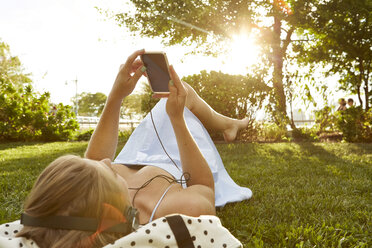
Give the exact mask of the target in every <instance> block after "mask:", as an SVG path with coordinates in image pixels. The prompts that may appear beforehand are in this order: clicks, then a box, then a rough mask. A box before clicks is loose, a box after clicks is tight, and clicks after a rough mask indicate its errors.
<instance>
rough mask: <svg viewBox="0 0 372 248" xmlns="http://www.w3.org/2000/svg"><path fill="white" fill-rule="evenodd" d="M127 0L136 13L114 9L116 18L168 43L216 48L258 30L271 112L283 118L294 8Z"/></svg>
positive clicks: (258, 2)
mask: <svg viewBox="0 0 372 248" xmlns="http://www.w3.org/2000/svg"><path fill="white" fill-rule="evenodd" d="M131 2H132V3H133V4H134V6H135V12H132V13H117V14H116V16H115V17H116V20H117V21H118V22H119V24H120V25H122V24H125V25H126V26H127V27H129V29H130V30H131V31H133V32H137V33H139V34H140V35H143V36H148V37H161V38H162V39H163V41H164V42H165V43H166V44H168V45H174V44H183V45H190V44H196V45H197V46H196V47H198V50H199V51H202V52H204V53H207V54H208V53H215V52H218V51H219V50H223V48H224V47H226V46H228V45H229V43H228V41H229V40H230V39H231V37H232V35H233V34H234V33H240V32H242V31H244V32H253V31H254V32H256V34H257V36H258V37H259V38H258V39H259V40H260V43H261V44H262V45H263V46H264V51H265V56H262V58H265V59H266V61H265V63H264V64H266V65H267V66H269V67H272V68H273V70H272V71H273V72H272V76H271V80H270V84H269V85H271V87H272V95H273V97H272V98H271V99H273V104H274V111H273V112H275V113H278V114H279V115H280V117H279V118H277V119H278V120H281V121H283V120H286V119H287V118H286V116H287V114H286V95H285V89H284V85H283V61H284V60H285V56H286V52H287V48H288V45H289V43H290V42H291V37H292V34H293V32H294V30H295V27H294V25H295V24H293V23H295V20H296V18H295V17H294V16H295V13H296V12H295V11H294V12H292V11H291V9H290V8H289V6H288V5H285V4H283V1H280V0H274V3H273V2H272V1H269V0H241V1H209V0H207V1H199V0H187V1H181V0H175V1H173V0H164V1H157V0H150V1H147V0H131ZM302 2H306V1H302ZM299 7H302V6H300V5H299ZM293 13H294V15H292V14H293ZM283 37H285V38H284V39H283V40H282V38H283ZM226 42H227V43H226Z"/></svg>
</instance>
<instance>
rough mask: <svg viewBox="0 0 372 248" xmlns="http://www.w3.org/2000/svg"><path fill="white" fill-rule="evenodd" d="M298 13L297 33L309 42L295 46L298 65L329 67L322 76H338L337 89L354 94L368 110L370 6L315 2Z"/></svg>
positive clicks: (364, 1)
mask: <svg viewBox="0 0 372 248" xmlns="http://www.w3.org/2000/svg"><path fill="white" fill-rule="evenodd" d="M308 12H310V13H311V14H308ZM302 13H303V14H302V15H299V17H298V18H299V20H300V22H299V23H301V26H300V28H299V29H298V30H299V32H300V33H301V35H303V36H305V37H307V38H308V39H309V42H306V43H298V44H296V46H295V48H294V49H295V51H297V52H299V54H300V55H301V56H299V57H298V58H299V61H300V62H305V63H310V64H313V65H317V64H318V63H322V64H323V66H327V65H330V66H331V67H330V69H329V70H327V71H326V76H327V75H329V74H339V75H340V78H341V79H340V81H339V82H340V88H341V89H343V90H347V91H349V92H351V93H353V94H357V95H358V98H359V102H360V105H363V102H364V103H365V109H368V108H369V102H370V101H371V100H372V99H371V97H372V94H371V88H372V85H371V81H372V79H371V78H372V70H371V68H372V47H371V44H372V15H371V14H372V2H371V1H370V0H358V1H353V0H329V1H319V0H317V1H311V2H309V4H308V7H307V8H305V9H304V10H303V12H302ZM361 90H364V96H365V99H362V97H361Z"/></svg>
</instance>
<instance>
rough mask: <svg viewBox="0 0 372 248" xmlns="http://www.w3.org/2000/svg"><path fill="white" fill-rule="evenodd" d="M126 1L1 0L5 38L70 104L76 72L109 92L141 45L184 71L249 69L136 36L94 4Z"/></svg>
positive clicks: (45, 86) (86, 83) (83, 82)
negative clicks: (129, 56)
mask: <svg viewBox="0 0 372 248" xmlns="http://www.w3.org/2000/svg"><path fill="white" fill-rule="evenodd" d="M126 2H127V1H125V0H105V1H100V0H32V1H30V0H0V30H1V32H0V39H2V40H3V41H4V42H6V43H7V44H9V45H10V49H11V53H12V55H14V56H18V57H19V58H20V60H21V62H22V63H23V65H24V67H25V71H26V72H30V73H32V79H33V81H34V85H35V87H36V89H37V90H39V91H49V92H50V93H51V98H52V101H54V102H63V103H65V104H70V99H71V97H73V96H74V95H75V84H74V82H73V80H74V79H76V78H77V80H78V92H79V93H81V92H83V91H86V92H92V93H94V92H103V93H105V94H108V93H109V91H110V89H111V85H112V83H113V81H114V79H115V76H116V73H117V70H118V68H119V66H120V64H122V63H124V62H125V60H126V58H127V56H128V55H129V54H131V53H132V52H133V51H134V50H137V49H141V48H145V49H147V50H163V51H165V52H166V53H167V55H168V60H169V61H170V63H171V64H173V65H174V66H175V69H176V70H177V72H178V74H180V76H185V75H189V74H194V73H198V72H199V71H200V70H222V71H224V72H228V73H239V72H240V73H241V72H243V74H244V71H245V67H246V66H247V65H244V66H243V65H239V64H238V65H235V66H234V65H232V64H231V63H229V62H231V61H229V59H227V58H226V57H225V58H220V59H215V58H206V57H203V56H200V55H199V56H186V57H185V53H186V52H187V51H189V50H188V49H184V48H182V47H180V46H178V47H171V48H169V47H167V48H165V47H163V46H162V45H161V43H160V40H157V39H149V38H146V39H145V38H135V37H133V36H131V35H130V34H128V33H127V32H126V30H125V29H124V28H120V27H119V26H118V25H116V24H115V23H114V21H112V20H104V19H105V17H104V16H102V15H101V14H99V13H98V12H97V10H96V9H95V8H94V7H95V6H98V7H102V8H108V9H111V10H118V9H120V10H125V9H126V8H128V3H126ZM233 53H235V54H238V52H237V51H233ZM222 60H223V61H224V63H222V62H221V61H222ZM181 61H183V62H181ZM144 80H145V79H143V80H141V81H144ZM66 82H67V84H66Z"/></svg>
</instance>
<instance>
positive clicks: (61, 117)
mask: <svg viewBox="0 0 372 248" xmlns="http://www.w3.org/2000/svg"><path fill="white" fill-rule="evenodd" d="M0 52H1V56H2V57H1V62H0V65H1V67H0V140H1V141H26V140H43V141H52V140H67V139H70V138H71V137H72V135H73V132H74V131H75V130H76V129H77V128H78V127H79V125H78V123H77V121H76V120H75V119H74V117H75V115H74V113H73V112H72V111H71V107H70V106H64V105H63V104H58V105H54V104H52V103H51V102H50V95H49V93H47V92H46V93H43V94H39V93H37V92H35V91H34V89H33V87H32V85H31V80H30V78H29V77H28V76H27V75H26V74H24V73H23V69H22V66H21V63H20V61H19V59H18V58H17V57H12V56H11V55H10V52H9V47H8V46H7V45H6V44H4V43H0Z"/></svg>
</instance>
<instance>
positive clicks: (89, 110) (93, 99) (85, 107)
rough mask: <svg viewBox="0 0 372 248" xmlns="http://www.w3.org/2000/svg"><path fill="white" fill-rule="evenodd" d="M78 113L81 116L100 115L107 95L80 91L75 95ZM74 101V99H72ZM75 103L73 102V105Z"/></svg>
mask: <svg viewBox="0 0 372 248" xmlns="http://www.w3.org/2000/svg"><path fill="white" fill-rule="evenodd" d="M77 99H78V106H79V107H78V115H81V116H100V115H101V113H102V111H103V108H104V106H105V103H106V99H107V96H106V95H105V94H103V93H101V92H97V93H87V92H82V93H81V94H79V95H78V96H77ZM74 101H75V99H74ZM75 104H76V103H75V102H74V105H75Z"/></svg>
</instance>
